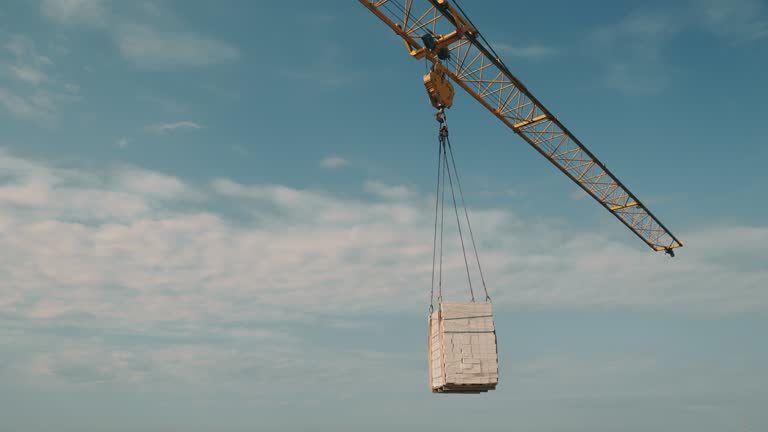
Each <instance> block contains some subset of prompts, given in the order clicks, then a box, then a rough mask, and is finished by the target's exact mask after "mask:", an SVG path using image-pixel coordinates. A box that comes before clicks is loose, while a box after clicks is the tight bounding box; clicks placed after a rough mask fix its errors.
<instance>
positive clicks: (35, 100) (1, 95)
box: [0, 87, 57, 123]
mask: <svg viewBox="0 0 768 432" xmlns="http://www.w3.org/2000/svg"><path fill="white" fill-rule="evenodd" d="M0 106H2V107H4V108H5V109H6V110H8V111H9V112H11V113H13V114H15V115H17V116H19V117H22V118H26V119H30V120H37V121H41V122H44V123H45V122H49V121H51V120H52V119H53V117H54V115H55V113H56V111H57V109H56V105H55V103H54V102H53V99H52V98H51V96H50V95H49V94H48V93H46V92H43V91H37V92H34V93H32V94H18V93H16V92H14V91H11V90H10V89H5V88H2V87H0Z"/></svg>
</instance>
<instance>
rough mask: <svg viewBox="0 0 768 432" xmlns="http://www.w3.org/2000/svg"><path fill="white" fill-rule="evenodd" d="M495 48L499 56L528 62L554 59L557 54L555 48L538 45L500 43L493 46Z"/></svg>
mask: <svg viewBox="0 0 768 432" xmlns="http://www.w3.org/2000/svg"><path fill="white" fill-rule="evenodd" d="M495 48H496V51H498V52H499V54H502V55H508V56H511V57H520V58H525V59H529V60H541V59H545V58H551V57H555V56H557V55H558V54H559V51H558V50H557V49H556V48H554V47H550V46H546V45H539V44H531V45H510V44H503V43H502V44H497V45H495Z"/></svg>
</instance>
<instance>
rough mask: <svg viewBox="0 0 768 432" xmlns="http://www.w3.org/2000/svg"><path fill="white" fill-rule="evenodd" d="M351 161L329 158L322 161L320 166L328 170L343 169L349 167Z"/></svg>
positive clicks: (337, 157)
mask: <svg viewBox="0 0 768 432" xmlns="http://www.w3.org/2000/svg"><path fill="white" fill-rule="evenodd" d="M348 163H349V161H347V160H346V159H345V158H343V157H341V156H329V157H327V158H325V159H323V160H321V161H320V166H321V167H323V168H327V169H336V168H341V167H343V166H345V165H347V164H348Z"/></svg>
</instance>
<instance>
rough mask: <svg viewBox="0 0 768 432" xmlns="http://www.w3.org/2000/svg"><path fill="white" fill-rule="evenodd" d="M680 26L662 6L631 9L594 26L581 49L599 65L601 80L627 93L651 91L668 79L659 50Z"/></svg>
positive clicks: (638, 93)
mask: <svg viewBox="0 0 768 432" xmlns="http://www.w3.org/2000/svg"><path fill="white" fill-rule="evenodd" d="M680 30H681V25H679V23H678V21H677V20H676V19H675V18H674V17H673V15H671V13H669V12H668V11H666V10H661V11H655V10H643V11H639V12H632V13H630V14H629V15H627V16H626V17H624V18H623V19H622V20H621V21H619V22H618V23H616V24H612V25H607V26H603V27H600V28H597V29H595V30H594V31H593V32H592V34H591V37H590V38H589V39H588V45H587V46H585V47H584V49H585V50H586V51H587V52H589V53H591V54H592V55H595V56H596V59H597V61H598V62H599V64H601V65H602V67H603V84H604V85H605V86H606V87H608V88H611V89H614V90H618V91H620V92H622V93H625V94H628V95H635V96H638V95H655V94H658V93H659V92H661V91H662V90H663V89H664V88H665V87H666V86H667V83H668V81H669V77H668V75H669V71H668V70H667V68H666V67H665V62H664V54H663V50H664V47H665V43H666V41H667V40H668V39H669V38H670V37H672V36H673V35H674V34H676V33H677V32H679V31H680Z"/></svg>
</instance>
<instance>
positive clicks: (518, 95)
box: [359, 0, 683, 254]
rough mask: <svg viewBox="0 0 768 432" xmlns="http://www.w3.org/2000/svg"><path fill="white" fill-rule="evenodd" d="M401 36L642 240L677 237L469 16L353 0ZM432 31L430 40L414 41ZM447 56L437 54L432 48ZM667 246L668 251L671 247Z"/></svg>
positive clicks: (669, 242) (433, 6)
mask: <svg viewBox="0 0 768 432" xmlns="http://www.w3.org/2000/svg"><path fill="white" fill-rule="evenodd" d="M359 1H360V3H362V4H363V6H365V7H366V8H368V9H369V10H370V11H371V12H373V13H374V14H375V15H376V16H377V17H378V18H379V19H381V20H382V21H383V22H384V23H385V24H387V25H388V26H389V27H390V28H392V30H394V32H395V33H396V34H397V35H398V36H400V37H401V38H402V39H403V40H404V41H405V45H406V47H407V49H408V51H409V53H410V54H411V56H413V57H415V58H417V59H421V58H426V59H428V60H430V61H431V62H433V63H438V64H440V65H442V67H441V70H444V71H445V73H446V75H448V76H450V77H451V79H453V81H454V82H456V84H458V85H459V86H460V87H462V88H463V89H464V90H465V91H467V93H469V94H470V95H471V96H472V97H474V98H475V99H476V100H477V101H478V102H480V104H481V105H483V106H484V107H485V108H486V109H488V110H489V111H490V112H491V113H493V114H494V115H495V116H496V117H497V118H498V119H499V120H501V121H502V122H504V124H506V125H507V126H508V127H509V128H510V129H512V130H513V131H514V132H515V133H516V134H518V135H519V136H520V137H521V138H523V139H524V140H525V141H526V142H528V144H530V145H531V146H532V147H533V148H534V149H536V151H538V152H539V153H540V154H541V155H542V156H544V157H545V158H546V159H548V160H549V161H550V162H551V163H552V164H554V165H555V166H556V167H557V168H558V169H559V170H560V171H562V172H563V173H564V174H565V175H566V176H568V177H569V178H570V179H571V180H573V181H574V182H575V183H576V184H578V185H579V186H580V187H581V188H582V189H583V190H584V191H585V192H586V193H587V194H589V195H590V196H591V197H592V198H594V199H595V200H596V201H597V202H599V203H600V204H601V205H602V206H603V207H605V208H606V209H607V210H608V211H609V212H611V214H613V215H614V216H615V217H616V218H617V219H619V220H620V221H621V222H622V223H623V224H624V225H626V226H627V228H629V229H630V230H631V231H632V232H634V233H635V235H637V236H638V237H639V238H640V239H641V240H643V242H645V243H646V244H647V245H648V246H650V247H651V248H652V249H654V250H657V251H662V250H664V251H667V252H668V253H670V252H671V250H672V249H675V248H679V247H682V246H683V244H682V242H680V241H679V240H678V239H677V238H676V237H675V236H674V235H673V234H672V233H671V232H670V231H669V230H667V229H666V227H665V226H664V225H663V224H662V223H661V221H659V220H658V219H657V218H656V217H655V216H654V215H653V214H652V213H651V212H650V210H648V208H647V207H645V205H643V203H642V202H641V201H640V200H639V199H637V197H635V196H634V195H633V194H632V192H630V191H629V189H627V188H626V187H625V186H624V185H623V184H622V183H621V182H620V181H619V180H618V179H617V178H616V177H615V176H614V175H613V173H611V172H610V171H609V170H608V169H607V168H606V166H605V165H604V164H603V163H602V162H600V161H599V160H598V159H597V158H596V157H595V156H594V155H593V154H592V152H590V151H589V150H588V149H587V148H586V147H585V146H584V145H583V144H582V143H581V141H579V140H578V139H577V138H576V137H575V136H574V135H573V134H572V133H571V132H570V131H569V130H568V129H567V128H566V127H565V126H564V125H563V124H562V123H561V122H560V120H559V119H558V118H557V117H556V116H554V115H553V114H552V113H551V112H549V110H547V109H546V108H545V107H544V105H542V104H541V103H540V102H539V101H538V100H537V99H536V98H535V97H534V96H533V95H532V94H531V93H530V92H529V91H528V89H527V88H526V87H525V86H524V85H523V84H522V83H521V82H520V80H518V79H517V78H516V77H515V76H514V75H512V73H511V72H510V71H509V69H508V68H507V67H506V66H505V65H504V63H503V62H502V61H501V59H500V58H498V56H496V55H495V53H494V52H493V50H492V49H491V48H490V47H488V46H487V45H486V44H484V43H483V42H482V41H481V36H480V33H479V32H478V31H477V29H476V28H475V27H474V26H473V25H472V23H471V21H470V20H469V19H468V18H467V17H466V16H465V15H464V14H463V13H462V12H461V11H459V10H457V9H456V8H454V6H452V5H451V4H450V3H448V1H447V0H359ZM427 33H429V34H431V35H432V36H433V38H434V41H435V42H436V46H435V47H433V48H432V49H427V48H426V47H424V46H422V44H421V43H420V41H421V37H422V36H423V35H424V34H427ZM444 48H446V49H448V51H449V52H450V58H449V59H448V60H443V61H440V60H438V58H437V54H436V53H437V52H438V50H439V49H444ZM670 254H671V253H670Z"/></svg>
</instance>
